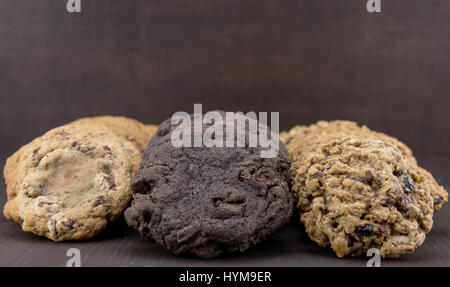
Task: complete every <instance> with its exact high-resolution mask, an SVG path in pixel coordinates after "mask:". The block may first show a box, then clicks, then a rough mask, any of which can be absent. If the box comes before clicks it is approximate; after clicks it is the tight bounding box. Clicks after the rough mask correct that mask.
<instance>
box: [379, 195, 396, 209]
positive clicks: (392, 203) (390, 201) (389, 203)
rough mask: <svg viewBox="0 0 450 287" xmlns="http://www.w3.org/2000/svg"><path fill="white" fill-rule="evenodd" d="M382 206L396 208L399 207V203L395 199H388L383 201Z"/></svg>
mask: <svg viewBox="0 0 450 287" xmlns="http://www.w3.org/2000/svg"><path fill="white" fill-rule="evenodd" d="M381 205H383V206H385V207H386V206H396V205H397V201H396V200H395V199H393V198H390V197H386V198H383V199H382V200H381Z"/></svg>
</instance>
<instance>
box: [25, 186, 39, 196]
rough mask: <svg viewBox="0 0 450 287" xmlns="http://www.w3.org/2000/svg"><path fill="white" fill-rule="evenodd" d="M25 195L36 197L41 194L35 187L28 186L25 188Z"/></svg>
mask: <svg viewBox="0 0 450 287" xmlns="http://www.w3.org/2000/svg"><path fill="white" fill-rule="evenodd" d="M25 195H26V196H28V197H31V198H35V197H37V196H38V195H39V193H38V192H37V191H36V190H35V189H33V188H27V189H26V190H25Z"/></svg>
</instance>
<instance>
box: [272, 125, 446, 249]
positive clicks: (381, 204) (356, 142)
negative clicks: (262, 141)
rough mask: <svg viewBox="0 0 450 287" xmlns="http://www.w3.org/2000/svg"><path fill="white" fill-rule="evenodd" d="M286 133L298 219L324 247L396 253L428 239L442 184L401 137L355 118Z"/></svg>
mask: <svg viewBox="0 0 450 287" xmlns="http://www.w3.org/2000/svg"><path fill="white" fill-rule="evenodd" d="M333 126H334V127H335V128H334V129H333V128H332V127H333ZM281 138H282V141H284V142H285V143H286V147H287V149H288V152H289V156H290V158H291V161H292V169H291V181H292V191H293V192H294V196H295V199H296V203H297V208H298V209H299V213H300V220H301V222H302V223H303V224H304V225H305V228H306V231H307V233H308V235H309V237H310V238H311V239H312V240H314V241H316V242H317V243H318V244H319V245H320V246H323V247H328V246H330V247H331V248H332V249H333V251H334V252H335V253H336V254H337V256H338V257H343V256H346V255H349V254H351V255H355V256H357V255H360V254H365V252H366V251H367V250H368V249H370V248H378V249H379V250H380V253H381V255H382V256H383V257H398V256H400V255H402V254H407V253H411V252H413V251H414V250H415V249H416V248H417V247H418V246H420V245H421V244H422V243H423V241H424V240H425V236H426V233H427V232H429V231H430V230H431V227H432V223H433V220H432V216H433V212H434V209H436V208H437V205H436V202H435V201H436V200H435V198H434V195H436V194H437V193H438V191H437V189H442V187H440V186H439V185H437V183H436V182H435V181H434V179H433V178H432V176H431V174H429V173H428V172H426V171H425V170H424V169H422V168H420V167H418V166H417V164H416V161H415V160H414V159H413V158H412V153H410V150H409V149H408V148H407V147H406V146H405V145H404V144H403V143H401V142H399V141H397V140H395V139H393V138H391V137H389V136H387V135H383V134H380V133H376V132H373V131H370V130H368V129H367V128H361V127H358V126H357V125H356V124H354V123H350V122H331V123H326V122H320V123H318V124H316V125H312V126H311V127H296V128H294V129H293V130H291V131H289V132H287V133H283V134H282V135H281ZM441 191H443V192H444V193H445V191H444V190H443V189H442V190H441ZM441 191H439V192H441ZM444 200H446V197H445V199H444V198H443V201H444ZM441 203H442V202H441Z"/></svg>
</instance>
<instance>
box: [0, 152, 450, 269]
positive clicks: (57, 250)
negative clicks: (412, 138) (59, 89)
mask: <svg viewBox="0 0 450 287" xmlns="http://www.w3.org/2000/svg"><path fill="white" fill-rule="evenodd" d="M2 159H3V158H2ZM419 161H420V162H421V163H422V165H423V166H424V167H426V168H428V169H429V170H431V171H432V172H433V174H434V175H435V176H436V177H437V179H438V180H439V181H440V182H441V183H443V184H444V185H445V187H446V188H447V190H448V188H449V187H450V177H449V175H450V157H447V158H443V157H419ZM0 187H1V188H2V190H3V189H4V186H0ZM4 200H5V197H4V194H3V193H2V196H1V201H0V203H1V204H2V205H3V204H4V202H5V201H4ZM433 219H434V226H433V229H432V231H431V232H430V233H429V234H428V235H427V239H426V240H425V242H424V244H423V245H422V246H421V247H419V249H417V250H416V251H415V252H414V253H413V254H410V255H406V256H403V257H400V258H398V259H390V260H382V261H381V265H382V266H450V248H449V246H450V245H449V244H450V206H448V205H447V206H444V208H443V209H442V210H441V211H440V212H438V213H436V214H435V215H434V218H433ZM297 222H298V221H297V218H295V217H294V218H293V219H292V221H291V222H290V223H288V224H287V225H285V226H284V227H282V228H281V229H280V230H279V231H278V232H277V233H275V234H274V235H272V236H271V237H269V238H268V239H267V240H266V241H264V242H263V243H261V244H260V245H257V246H255V247H253V248H251V249H250V250H248V251H247V252H244V253H242V254H238V255H233V256H227V257H221V258H218V259H212V260H201V259H196V258H188V257H178V256H175V255H173V254H171V253H169V252H167V251H166V250H164V249H163V248H161V247H159V246H158V245H156V244H155V243H153V242H151V241H150V240H148V239H146V238H142V237H141V236H140V235H139V233H138V232H136V231H134V230H131V229H129V228H128V227H127V225H126V223H125V222H124V221H123V220H121V221H119V222H118V223H117V224H115V225H114V226H112V227H110V228H109V229H107V230H106V231H104V232H103V233H102V234H101V235H100V236H99V237H98V238H96V239H93V240H90V241H86V242H63V243H56V242H53V241H51V240H48V239H46V238H41V237H38V236H34V235H33V234H30V233H24V232H23V231H22V230H21V228H20V226H19V225H18V224H16V223H14V222H8V221H7V220H6V219H5V218H3V217H1V219H0V266H65V265H66V263H67V261H68V260H69V258H68V257H67V256H66V252H67V250H68V249H69V248H78V249H79V250H80V253H81V265H82V266H131V267H137V266H189V267H193V266H229V267H233V266H322V267H323V266H355V267H356V266H359V267H363V266H365V265H366V262H367V260H368V258H366V257H364V256H362V257H357V258H352V257H350V258H344V259H339V258H337V257H336V256H335V255H334V253H333V252H332V251H331V250H330V249H328V248H321V247H319V246H317V244H315V243H314V242H312V241H311V240H309V238H308V235H307V234H306V232H305V231H304V228H303V227H302V226H301V225H300V224H298V223H297Z"/></svg>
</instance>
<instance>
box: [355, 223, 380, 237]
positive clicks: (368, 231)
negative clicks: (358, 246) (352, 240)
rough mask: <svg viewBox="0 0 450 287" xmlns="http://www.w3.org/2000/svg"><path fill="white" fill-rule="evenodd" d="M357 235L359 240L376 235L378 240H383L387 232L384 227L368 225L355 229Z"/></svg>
mask: <svg viewBox="0 0 450 287" xmlns="http://www.w3.org/2000/svg"><path fill="white" fill-rule="evenodd" d="M355 234H356V235H357V236H358V237H359V238H363V237H367V236H372V235H375V236H377V237H378V238H382V237H384V236H385V234H386V231H385V230H384V228H383V227H381V226H379V225H374V224H366V225H363V226H358V227H356V228H355Z"/></svg>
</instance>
